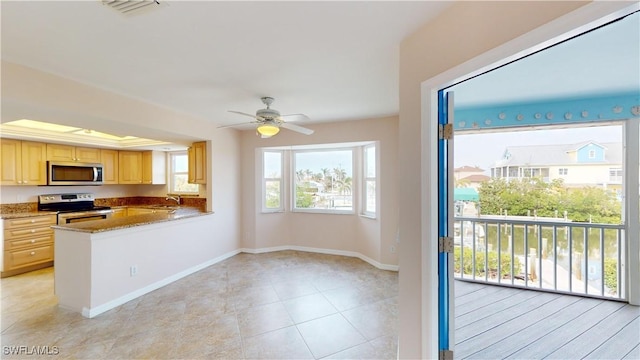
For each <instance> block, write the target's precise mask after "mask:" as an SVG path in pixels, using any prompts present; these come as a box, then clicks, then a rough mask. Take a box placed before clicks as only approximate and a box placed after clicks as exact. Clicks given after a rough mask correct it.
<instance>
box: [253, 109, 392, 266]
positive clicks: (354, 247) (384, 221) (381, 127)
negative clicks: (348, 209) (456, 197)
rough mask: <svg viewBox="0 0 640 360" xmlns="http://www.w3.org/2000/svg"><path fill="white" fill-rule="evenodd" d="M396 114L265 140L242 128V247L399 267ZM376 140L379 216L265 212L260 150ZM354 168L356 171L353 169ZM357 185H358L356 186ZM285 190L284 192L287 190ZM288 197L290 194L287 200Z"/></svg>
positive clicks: (314, 127)
mask: <svg viewBox="0 0 640 360" xmlns="http://www.w3.org/2000/svg"><path fill="white" fill-rule="evenodd" d="M397 124H398V123H397V118H396V117H390V118H381V119H367V120H360V121H348V122H339V123H327V124H312V125H308V127H309V128H312V129H314V130H315V133H314V134H313V135H310V136H306V135H300V134H297V133H294V132H291V131H288V130H282V131H281V132H280V133H279V134H278V135H277V136H274V137H272V138H269V139H261V138H259V137H257V136H256V135H255V132H254V131H253V130H247V131H243V132H242V185H243V194H242V205H243V206H242V208H243V216H242V228H243V242H242V243H243V247H245V248H249V249H263V248H269V247H281V246H299V247H309V248H318V249H328V250H337V251H350V252H356V253H360V254H362V255H364V256H366V257H368V258H370V259H372V260H374V261H376V262H379V263H381V264H386V265H397V261H398V260H397V253H392V252H391V245H396V244H395V241H396V231H397V221H398V219H397V214H398V200H397V166H398V153H397V148H398V144H397V139H398V127H397ZM358 141H378V142H379V143H378V147H377V149H376V151H377V152H378V155H379V156H380V169H379V170H380V178H379V179H378V181H379V185H378V186H379V188H380V196H379V204H378V211H379V213H378V216H377V218H376V219H370V218H365V217H362V216H360V215H359V214H353V215H336V214H311V213H299V212H298V213H294V212H289V211H286V212H283V213H262V212H261V207H262V204H261V184H260V178H259V177H260V176H261V173H260V172H261V161H262V160H261V158H260V151H259V149H260V148H263V147H275V146H293V145H310V144H332V143H344V142H358ZM354 170H355V169H354ZM285 175H286V174H285ZM355 186H357V184H354V187H355ZM285 193H286V190H285ZM287 200H289V199H288V198H286V199H285V201H287Z"/></svg>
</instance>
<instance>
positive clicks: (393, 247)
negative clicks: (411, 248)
mask: <svg viewBox="0 0 640 360" xmlns="http://www.w3.org/2000/svg"><path fill="white" fill-rule="evenodd" d="M389 250H390V251H391V253H392V254H395V253H396V247H395V245H391V248H390V249H389Z"/></svg>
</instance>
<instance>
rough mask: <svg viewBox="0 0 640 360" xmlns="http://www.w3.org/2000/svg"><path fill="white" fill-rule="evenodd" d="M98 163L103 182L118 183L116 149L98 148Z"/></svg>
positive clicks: (106, 183)
mask: <svg viewBox="0 0 640 360" xmlns="http://www.w3.org/2000/svg"><path fill="white" fill-rule="evenodd" d="M100 163H101V164H102V181H103V183H104V184H105V185H110V184H118V150H107V149H100Z"/></svg>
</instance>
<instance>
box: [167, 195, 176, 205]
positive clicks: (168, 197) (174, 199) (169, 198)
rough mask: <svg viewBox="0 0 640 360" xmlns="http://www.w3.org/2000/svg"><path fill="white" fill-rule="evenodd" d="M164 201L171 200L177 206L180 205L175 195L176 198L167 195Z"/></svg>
mask: <svg viewBox="0 0 640 360" xmlns="http://www.w3.org/2000/svg"><path fill="white" fill-rule="evenodd" d="M165 200H173V201H175V202H176V203H177V204H178V205H180V195H176V196H171V195H167V197H166V198H165Z"/></svg>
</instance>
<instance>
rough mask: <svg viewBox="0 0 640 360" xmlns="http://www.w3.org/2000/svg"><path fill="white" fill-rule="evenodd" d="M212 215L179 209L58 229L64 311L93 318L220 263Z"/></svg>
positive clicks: (58, 279)
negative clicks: (212, 231) (210, 224)
mask: <svg viewBox="0 0 640 360" xmlns="http://www.w3.org/2000/svg"><path fill="white" fill-rule="evenodd" d="M212 215H213V213H211V212H200V211H197V210H185V209H179V210H177V211H175V212H173V213H169V212H159V213H152V214H142V215H134V216H127V217H122V218H111V219H106V220H99V221H88V222H80V223H75V224H65V225H57V226H54V227H53V229H54V231H55V241H56V246H55V259H56V265H55V275H54V277H55V293H56V295H57V296H58V301H59V305H60V307H63V308H66V309H70V310H73V311H77V312H80V313H82V315H83V316H85V317H89V318H91V317H94V316H96V315H98V314H101V313H103V312H105V311H108V310H110V309H112V308H115V307H117V306H119V305H121V304H124V303H126V302H128V301H130V300H133V299H135V298H137V297H139V296H141V295H144V294H146V293H148V292H150V291H153V290H155V289H158V288H160V287H162V286H165V285H167V284H169V283H171V282H173V281H176V280H178V279H180V278H182V277H184V276H187V275H189V274H191V273H194V272H196V271H198V270H200V269H203V268H205V267H207V266H209V265H212V264H214V263H216V262H218V261H220V260H221V259H219V258H213V257H214V255H213V254H215V253H216V251H215V245H216V244H215V242H214V239H215V238H214V236H213V234H211V232H210V231H209V230H208V229H209V228H210V226H208V224H209V223H210V222H211V216H212ZM231 255H233V254H231ZM229 256H230V255H229Z"/></svg>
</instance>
